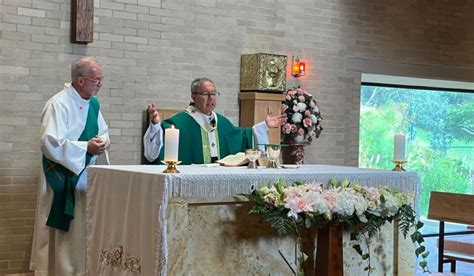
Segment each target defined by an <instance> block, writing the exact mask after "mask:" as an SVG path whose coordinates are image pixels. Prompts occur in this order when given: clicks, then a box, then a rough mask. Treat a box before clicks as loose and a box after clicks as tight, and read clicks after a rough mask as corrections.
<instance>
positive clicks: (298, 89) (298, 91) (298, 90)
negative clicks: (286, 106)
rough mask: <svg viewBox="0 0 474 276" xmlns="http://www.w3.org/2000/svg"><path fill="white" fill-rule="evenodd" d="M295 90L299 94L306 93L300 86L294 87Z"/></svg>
mask: <svg viewBox="0 0 474 276" xmlns="http://www.w3.org/2000/svg"><path fill="white" fill-rule="evenodd" d="M296 92H297V93H298V94H300V95H304V94H307V93H306V91H304V90H303V89H301V88H296Z"/></svg>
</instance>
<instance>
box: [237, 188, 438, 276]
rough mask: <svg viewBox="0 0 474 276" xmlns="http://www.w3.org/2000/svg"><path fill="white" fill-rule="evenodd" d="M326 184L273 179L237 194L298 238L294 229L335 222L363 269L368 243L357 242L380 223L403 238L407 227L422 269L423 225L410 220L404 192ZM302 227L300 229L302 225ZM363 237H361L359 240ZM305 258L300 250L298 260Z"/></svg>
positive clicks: (298, 232)
mask: <svg viewBox="0 0 474 276" xmlns="http://www.w3.org/2000/svg"><path fill="white" fill-rule="evenodd" d="M328 186H329V188H327V189H324V188H323V185H322V184H321V183H300V182H294V183H292V185H291V186H288V187H285V185H284V183H283V181H282V180H278V181H277V182H276V183H275V184H272V185H271V186H270V187H267V186H265V187H262V188H260V189H253V191H252V192H251V193H250V194H243V195H241V196H243V198H244V199H247V200H249V201H250V202H251V203H253V205H252V207H251V209H250V211H249V213H256V214H260V215H262V216H263V218H264V219H265V220H266V221H268V222H270V223H271V226H272V227H273V228H274V229H275V230H277V232H278V233H279V234H280V235H286V234H295V235H296V237H297V240H299V241H301V230H300V227H304V228H311V227H317V228H322V227H324V226H326V225H327V224H328V223H340V224H342V226H343V229H345V230H348V231H349V232H350V233H351V240H352V241H351V242H352V244H353V246H352V247H353V248H354V249H355V250H356V252H357V253H358V254H359V255H360V256H361V257H362V259H363V260H367V262H368V265H367V266H366V267H365V270H366V271H368V272H369V273H370V272H371V271H372V270H373V268H372V267H371V265H370V254H369V253H367V252H369V248H368V247H369V245H368V243H367V246H366V249H365V250H364V251H363V250H362V247H361V245H360V240H365V241H367V239H368V238H370V237H372V236H373V235H375V234H376V233H377V232H378V231H379V230H380V228H381V227H382V225H384V224H385V223H386V222H398V227H399V229H400V230H401V232H402V234H403V235H404V237H406V235H407V234H408V232H409V231H410V229H412V230H413V233H412V234H411V239H412V242H413V243H414V244H415V247H416V248H415V255H416V256H417V257H419V256H421V257H422V259H423V260H422V261H421V262H419V265H420V266H421V267H422V269H423V271H426V272H428V271H429V270H428V266H427V261H426V258H427V257H428V254H429V252H427V251H426V248H425V246H424V245H423V244H424V239H423V236H422V234H421V233H420V231H419V230H420V229H421V227H423V223H422V222H420V221H418V220H417V219H416V213H415V211H414V210H413V208H412V207H411V205H410V204H409V203H408V199H407V197H406V195H405V194H404V193H402V192H398V191H394V190H391V189H388V188H385V187H381V188H374V187H370V188H369V187H361V186H359V185H357V184H354V183H351V182H349V181H347V180H344V181H342V182H338V181H336V180H331V181H330V182H329V185H328ZM304 228H303V229H304ZM361 237H363V238H364V239H361ZM306 258H307V256H306V255H305V254H304V253H302V254H301V255H300V256H298V258H297V259H298V260H300V271H299V273H296V274H298V275H303V274H302V271H301V264H302V263H303V262H304V260H305V259H306Z"/></svg>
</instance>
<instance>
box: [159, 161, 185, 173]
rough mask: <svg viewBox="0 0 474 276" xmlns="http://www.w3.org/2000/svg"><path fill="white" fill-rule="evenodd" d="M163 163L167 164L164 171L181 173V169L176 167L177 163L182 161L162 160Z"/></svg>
mask: <svg viewBox="0 0 474 276" xmlns="http://www.w3.org/2000/svg"><path fill="white" fill-rule="evenodd" d="M161 163H163V164H166V166H167V167H166V169H165V170H164V171H163V173H180V171H178V169H176V165H178V164H179V163H181V161H161Z"/></svg>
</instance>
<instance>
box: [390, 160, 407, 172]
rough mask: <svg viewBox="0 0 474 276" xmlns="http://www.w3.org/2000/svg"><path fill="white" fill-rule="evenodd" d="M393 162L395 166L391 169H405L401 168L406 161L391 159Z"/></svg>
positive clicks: (398, 170) (397, 170)
mask: <svg viewBox="0 0 474 276" xmlns="http://www.w3.org/2000/svg"><path fill="white" fill-rule="evenodd" d="M392 162H393V163H395V164H396V165H395V168H393V169H392V171H396V172H402V171H405V168H403V166H402V165H403V164H404V163H406V161H395V160H393V161H392Z"/></svg>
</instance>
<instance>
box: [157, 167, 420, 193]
mask: <svg viewBox="0 0 474 276" xmlns="http://www.w3.org/2000/svg"><path fill="white" fill-rule="evenodd" d="M311 168H312V166H311V167H309V168H308V167H306V169H301V168H300V169H298V170H284V169H263V170H260V169H259V170H258V172H257V173H255V172H254V171H251V170H247V169H245V168H240V169H239V168H238V169H233V170H230V171H226V174H225V175H223V174H203V173H191V172H186V173H185V174H174V175H173V176H170V177H167V178H166V182H167V184H169V185H170V186H169V187H168V188H169V196H170V197H184V198H219V197H233V196H235V195H237V194H241V193H249V192H251V189H252V188H253V189H255V188H259V187H263V186H265V185H268V184H269V183H273V182H275V181H276V180H278V179H283V180H284V181H285V182H286V184H288V185H290V184H291V183H292V182H294V181H300V182H317V183H322V184H323V185H327V183H328V182H329V181H330V180H331V179H333V178H336V179H337V180H344V179H347V180H349V181H351V182H354V183H357V184H359V185H361V186H368V187H379V186H385V187H389V188H392V189H397V190H399V191H405V192H412V193H414V194H415V195H417V194H418V193H419V181H420V180H419V177H418V175H417V174H416V173H413V172H392V171H383V170H368V169H359V168H357V169H354V170H350V169H348V168H349V167H347V168H344V169H342V168H341V170H335V171H325V170H324V169H322V170H318V171H317V170H311ZM332 168H334V167H332ZM296 172H297V173H296Z"/></svg>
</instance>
